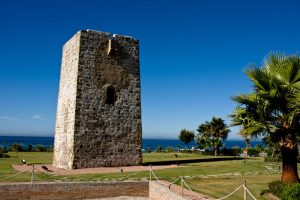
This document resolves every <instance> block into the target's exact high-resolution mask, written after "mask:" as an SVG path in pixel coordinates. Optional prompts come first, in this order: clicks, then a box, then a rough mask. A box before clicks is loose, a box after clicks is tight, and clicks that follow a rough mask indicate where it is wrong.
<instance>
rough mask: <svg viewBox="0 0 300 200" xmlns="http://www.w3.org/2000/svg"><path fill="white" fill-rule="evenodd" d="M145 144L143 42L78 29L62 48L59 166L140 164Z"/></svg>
mask: <svg viewBox="0 0 300 200" xmlns="http://www.w3.org/2000/svg"><path fill="white" fill-rule="evenodd" d="M141 143H142V125H141V88H140V68H139V41H138V40H135V39H133V38H131V37H128V36H121V35H112V34H110V33H105V32H97V31H91V30H87V31H85V30H83V31H79V32H77V33H76V34H75V35H74V36H73V37H72V38H71V39H70V40H69V41H68V42H67V43H66V44H65V45H64V47H63V57H62V64H61V74H60V83H59V94H58V105H57V115H56V128H55V141H54V158H53V164H54V166H55V167H58V168H64V169H73V168H88V167H106V166H127V165H138V164H140V163H141V162H142V156H141Z"/></svg>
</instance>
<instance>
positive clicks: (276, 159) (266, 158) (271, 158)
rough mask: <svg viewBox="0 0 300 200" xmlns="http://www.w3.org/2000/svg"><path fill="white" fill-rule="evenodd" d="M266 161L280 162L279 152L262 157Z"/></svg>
mask: <svg viewBox="0 0 300 200" xmlns="http://www.w3.org/2000/svg"><path fill="white" fill-rule="evenodd" d="M264 160H265V161H266V162H281V154H275V155H274V156H273V157H272V156H267V157H265V159H264Z"/></svg>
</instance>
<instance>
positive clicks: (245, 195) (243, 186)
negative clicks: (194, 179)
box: [150, 166, 256, 200]
mask: <svg viewBox="0 0 300 200" xmlns="http://www.w3.org/2000/svg"><path fill="white" fill-rule="evenodd" d="M152 175H153V177H154V178H155V179H156V181H157V182H158V183H160V184H162V185H164V186H167V187H168V188H169V189H170V187H171V185H172V184H174V183H176V182H177V181H178V180H181V196H183V188H184V186H185V187H186V188H187V189H188V190H189V191H190V192H191V193H192V194H193V195H194V196H195V197H197V198H198V199H207V197H202V196H200V195H199V194H197V193H196V192H194V191H193V190H192V189H191V187H190V186H189V185H188V184H187V183H186V181H185V180H184V178H183V177H182V176H179V177H178V178H177V179H175V180H174V181H173V182H171V183H169V184H166V183H164V182H162V181H161V180H159V179H158V177H157V176H156V174H155V173H154V171H153V170H152V168H151V166H150V181H151V180H152ZM241 188H242V189H243V191H244V198H243V199H244V200H247V193H248V194H249V195H250V196H251V197H252V198H253V200H256V198H255V197H254V195H253V194H252V193H251V192H250V191H249V189H248V188H247V187H246V181H245V182H244V183H243V184H241V185H240V186H239V187H237V188H236V189H235V190H234V191H232V192H231V193H230V194H228V195H226V196H224V197H222V198H219V199H216V200H223V199H227V198H228V197H230V196H232V195H233V194H235V193H236V192H237V191H239V190H240V189H241Z"/></svg>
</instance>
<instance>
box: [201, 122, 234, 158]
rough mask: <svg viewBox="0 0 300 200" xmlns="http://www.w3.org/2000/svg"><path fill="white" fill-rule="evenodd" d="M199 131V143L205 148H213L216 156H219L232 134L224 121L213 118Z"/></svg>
mask: <svg viewBox="0 0 300 200" xmlns="http://www.w3.org/2000/svg"><path fill="white" fill-rule="evenodd" d="M197 131H198V132H199V134H198V135H197V137H196V140H197V143H198V144H200V145H202V146H204V147H205V146H212V147H213V149H214V154H215V156H218V155H219V153H220V147H221V146H222V145H223V141H224V140H225V139H226V138H227V136H228V134H229V132H230V130H229V128H228V126H227V125H226V124H225V122H224V120H223V119H221V118H216V117H213V118H212V120H211V121H210V122H208V121H206V122H205V123H204V124H201V125H200V126H199V127H198V129H197Z"/></svg>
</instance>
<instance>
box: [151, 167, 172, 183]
mask: <svg viewBox="0 0 300 200" xmlns="http://www.w3.org/2000/svg"><path fill="white" fill-rule="evenodd" d="M151 172H152V174H153V176H154V178H155V179H156V180H157V182H159V183H160V184H162V185H165V186H168V187H169V184H166V183H163V182H161V181H160V180H159V179H158V178H157V176H156V175H155V174H154V172H153V171H152V170H151Z"/></svg>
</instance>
